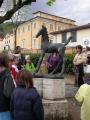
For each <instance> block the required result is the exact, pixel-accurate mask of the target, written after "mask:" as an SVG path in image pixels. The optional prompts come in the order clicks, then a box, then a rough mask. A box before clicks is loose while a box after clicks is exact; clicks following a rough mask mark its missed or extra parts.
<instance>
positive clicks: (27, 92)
mask: <svg viewBox="0 0 90 120" xmlns="http://www.w3.org/2000/svg"><path fill="white" fill-rule="evenodd" d="M17 80H18V86H17V88H15V90H14V92H13V94H12V97H11V105H10V107H11V115H12V119H13V120H44V112H43V106H42V101H41V98H40V96H39V94H38V92H37V90H36V89H35V88H34V87H33V80H32V74H31V73H30V72H29V71H26V70H23V71H20V72H19V73H18V74H17Z"/></svg>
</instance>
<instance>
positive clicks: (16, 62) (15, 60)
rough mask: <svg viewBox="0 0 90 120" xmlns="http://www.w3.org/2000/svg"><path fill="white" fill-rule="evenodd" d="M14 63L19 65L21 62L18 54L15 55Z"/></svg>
mask: <svg viewBox="0 0 90 120" xmlns="http://www.w3.org/2000/svg"><path fill="white" fill-rule="evenodd" d="M13 63H14V64H15V65H17V64H18V63H19V58H18V57H17V56H14V60H13Z"/></svg>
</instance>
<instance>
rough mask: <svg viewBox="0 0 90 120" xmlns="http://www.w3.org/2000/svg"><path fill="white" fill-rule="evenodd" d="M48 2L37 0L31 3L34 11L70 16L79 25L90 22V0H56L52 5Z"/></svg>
mask: <svg viewBox="0 0 90 120" xmlns="http://www.w3.org/2000/svg"><path fill="white" fill-rule="evenodd" d="M46 2H47V0H37V2H36V3H33V4H32V5H31V10H32V12H35V11H40V10H41V11H43V12H48V13H51V14H54V15H58V16H61V17H66V18H70V19H73V20H75V21H76V24H78V25H83V24H87V23H90V0H56V2H55V3H54V4H53V5H52V6H51V7H49V6H47V5H46V4H45V3H46Z"/></svg>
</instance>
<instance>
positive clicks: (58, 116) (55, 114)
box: [43, 99, 68, 120]
mask: <svg viewBox="0 0 90 120" xmlns="http://www.w3.org/2000/svg"><path fill="white" fill-rule="evenodd" d="M43 106H44V115H45V118H44V120H67V118H68V102H67V100H65V99H63V100H59V101H54V100H43Z"/></svg>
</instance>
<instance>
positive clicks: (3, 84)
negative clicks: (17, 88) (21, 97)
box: [0, 70, 14, 112]
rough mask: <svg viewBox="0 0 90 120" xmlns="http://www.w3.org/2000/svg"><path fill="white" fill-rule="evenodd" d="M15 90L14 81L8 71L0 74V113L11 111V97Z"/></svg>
mask: <svg viewBox="0 0 90 120" xmlns="http://www.w3.org/2000/svg"><path fill="white" fill-rule="evenodd" d="M13 89H14V83H13V79H12V77H11V74H10V72H9V71H8V70H4V71H2V72H1V73H0V112H5V111H9V110H10V97H11V93H12V91H13Z"/></svg>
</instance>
